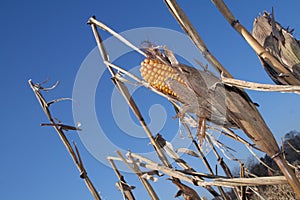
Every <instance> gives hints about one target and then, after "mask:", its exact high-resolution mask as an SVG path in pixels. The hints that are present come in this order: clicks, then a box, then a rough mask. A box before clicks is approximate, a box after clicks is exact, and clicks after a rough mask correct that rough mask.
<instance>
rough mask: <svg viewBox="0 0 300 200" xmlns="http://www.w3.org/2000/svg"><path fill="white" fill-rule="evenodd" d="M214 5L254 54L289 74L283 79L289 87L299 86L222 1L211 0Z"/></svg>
mask: <svg viewBox="0 0 300 200" xmlns="http://www.w3.org/2000/svg"><path fill="white" fill-rule="evenodd" d="M212 2H213V3H214V5H215V6H216V7H217V8H218V9H219V11H220V12H221V13H222V15H223V16H224V18H225V19H226V20H227V21H228V22H229V24H230V25H231V26H232V27H233V28H234V29H235V30H236V31H237V32H238V33H240V34H241V36H242V37H243V38H244V39H245V40H246V41H247V42H248V44H249V45H250V46H251V47H252V48H253V50H254V51H255V52H256V54H257V55H258V56H259V57H261V58H262V59H263V60H264V61H266V62H267V63H268V64H269V65H270V66H274V68H276V69H277V70H278V71H280V72H281V73H283V74H289V76H288V77H286V78H285V79H286V80H287V82H288V83H289V84H291V85H300V81H299V80H298V79H296V78H295V77H294V75H293V74H291V73H290V72H289V71H288V70H287V69H286V68H285V67H284V66H283V65H282V64H281V63H280V62H279V61H278V60H277V59H276V58H274V56H272V54H270V53H269V52H268V51H266V50H265V49H264V47H262V46H261V45H260V44H259V43H258V42H257V40H256V39H255V38H254V37H253V36H252V35H251V34H250V33H249V32H248V31H247V30H246V29H245V27H244V26H243V25H242V24H241V23H240V22H239V21H238V20H237V19H236V18H235V17H234V16H233V14H232V13H231V11H230V10H229V8H228V7H227V6H226V4H225V3H224V1H223V0H212Z"/></svg>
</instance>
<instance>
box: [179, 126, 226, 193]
mask: <svg viewBox="0 0 300 200" xmlns="http://www.w3.org/2000/svg"><path fill="white" fill-rule="evenodd" d="M183 126H184V128H185V129H186V131H187V133H188V136H189V138H191V140H192V143H193V144H194V146H195V148H196V149H197V151H198V153H199V156H200V159H201V160H202V162H203V163H204V165H205V167H206V168H207V169H208V171H209V172H210V174H211V175H214V172H213V170H212V168H211V166H210V164H209V162H208V160H207V158H206V157H205V155H204V153H203V151H202V150H201V148H200V145H199V144H198V143H197V141H196V140H195V139H194V137H193V135H192V133H191V130H190V128H189V127H188V125H187V124H186V123H184V122H183ZM218 190H219V192H220V194H221V196H222V197H223V199H226V195H225V192H224V190H223V188H222V187H218Z"/></svg>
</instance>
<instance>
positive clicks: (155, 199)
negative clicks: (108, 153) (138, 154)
mask: <svg viewBox="0 0 300 200" xmlns="http://www.w3.org/2000/svg"><path fill="white" fill-rule="evenodd" d="M117 154H118V155H119V157H120V158H121V160H122V161H123V162H124V163H125V165H126V166H127V167H128V168H129V169H130V170H132V171H133V172H134V173H135V174H136V175H137V177H138V178H139V179H140V180H141V182H142V184H143V185H144V187H145V189H146V190H147V192H148V194H149V195H150V197H151V199H153V200H158V199H159V198H158V196H157V194H156V193H155V191H154V190H153V188H152V186H151V184H150V183H149V182H148V181H147V180H146V179H144V178H142V177H141V171H140V169H139V168H138V167H137V165H134V162H133V160H132V164H133V165H134V166H133V167H132V166H131V165H130V164H129V162H128V161H127V160H126V159H125V157H124V156H123V154H122V153H121V151H119V150H118V151H117Z"/></svg>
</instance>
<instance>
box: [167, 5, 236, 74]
mask: <svg viewBox="0 0 300 200" xmlns="http://www.w3.org/2000/svg"><path fill="white" fill-rule="evenodd" d="M164 2H165V3H166V5H167V6H168V8H169V10H170V12H171V13H172V15H173V16H174V18H175V19H176V20H177V22H178V23H179V24H180V26H181V28H182V29H183V30H184V31H185V32H186V34H187V35H188V36H189V37H190V38H191V40H192V41H193V42H194V44H195V46H196V47H197V48H198V49H199V50H200V52H201V53H202V55H203V56H204V58H205V59H206V60H207V61H208V62H209V63H210V64H211V65H212V66H213V67H214V68H215V69H216V70H217V71H218V72H219V73H220V74H221V73H222V72H223V73H224V74H226V76H228V77H232V76H231V74H230V73H229V72H228V71H227V70H226V68H225V67H224V66H223V65H222V64H221V63H220V62H219V61H218V60H217V59H216V58H215V57H214V56H213V55H212V54H211V53H210V51H209V50H208V48H207V47H206V45H205V43H204V42H203V40H202V39H201V37H200V36H199V34H198V32H197V31H196V29H195V28H194V26H193V25H192V24H191V22H190V21H189V19H188V17H187V16H186V15H185V13H184V12H183V10H182V9H181V8H180V6H179V5H178V4H177V2H176V1H175V0H164Z"/></svg>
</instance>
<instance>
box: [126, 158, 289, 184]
mask: <svg viewBox="0 0 300 200" xmlns="http://www.w3.org/2000/svg"><path fill="white" fill-rule="evenodd" d="M131 156H132V157H134V158H136V159H139V160H140V161H142V162H145V163H143V164H142V166H143V167H145V168H148V169H152V170H159V171H161V172H162V173H164V174H167V175H169V176H172V177H176V178H178V179H180V180H183V181H186V182H189V183H192V184H195V185H198V186H202V187H205V186H224V187H230V188H233V187H238V186H254V185H275V184H286V183H287V180H286V178H285V177H284V176H272V177H257V178H213V179H212V181H204V180H201V179H195V178H193V177H190V176H188V175H186V174H185V173H183V172H179V171H176V170H174V169H172V168H169V167H165V166H163V165H160V164H158V163H156V162H154V161H152V160H150V159H148V158H145V157H143V156H141V155H138V154H136V153H131Z"/></svg>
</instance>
